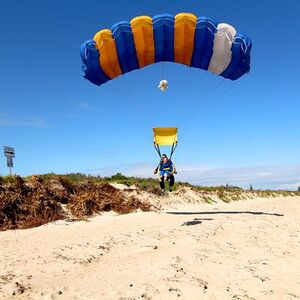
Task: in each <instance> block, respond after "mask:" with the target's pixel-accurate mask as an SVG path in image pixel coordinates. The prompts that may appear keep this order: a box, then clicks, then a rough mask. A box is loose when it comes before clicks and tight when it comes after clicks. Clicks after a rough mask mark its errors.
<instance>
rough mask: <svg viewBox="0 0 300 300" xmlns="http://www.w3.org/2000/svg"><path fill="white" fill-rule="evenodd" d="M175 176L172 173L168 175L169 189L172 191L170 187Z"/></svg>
mask: <svg viewBox="0 0 300 300" xmlns="http://www.w3.org/2000/svg"><path fill="white" fill-rule="evenodd" d="M174 183H175V178H174V175H173V174H170V176H169V191H170V192H172V187H173V186H174Z"/></svg>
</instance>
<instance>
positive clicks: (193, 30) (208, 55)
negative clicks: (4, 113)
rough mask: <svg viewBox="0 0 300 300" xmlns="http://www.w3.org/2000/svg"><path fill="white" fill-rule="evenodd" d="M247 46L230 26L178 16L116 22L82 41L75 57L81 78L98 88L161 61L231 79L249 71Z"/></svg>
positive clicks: (140, 18) (181, 14) (188, 16)
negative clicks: (78, 64)
mask: <svg viewBox="0 0 300 300" xmlns="http://www.w3.org/2000/svg"><path fill="white" fill-rule="evenodd" d="M251 46H252V44H251V41H250V39H249V38H247V37H245V36H244V35H242V34H238V33H237V32H236V30H235V28H234V27H232V26H231V25H228V24H225V23H220V24H218V23H217V22H215V21H214V20H212V19H210V18H206V17H198V18H197V17H196V16H195V15H193V14H190V13H180V14H177V15H176V16H175V17H174V16H172V15H170V14H161V15H157V16H155V17H153V18H151V17H148V16H140V17H136V18H133V19H132V20H131V21H130V22H128V21H123V22H119V23H117V24H115V25H113V26H112V28H111V30H109V29H104V30H101V31H99V32H98V33H96V35H95V36H94V39H93V40H92V41H91V40H90V41H87V42H85V43H84V44H83V45H82V46H81V51H80V54H81V58H82V63H83V72H84V77H85V78H86V79H88V80H89V81H91V82H92V83H94V84H97V85H101V84H103V83H105V82H107V81H108V80H110V79H113V78H115V77H117V76H119V75H121V74H124V73H127V72H130V71H132V70H135V69H139V68H142V67H144V66H147V65H149V64H153V63H156V62H162V61H170V62H175V63H180V64H184V65H187V66H190V67H195V68H200V69H203V70H208V71H210V72H212V73H214V74H216V75H220V76H222V77H224V78H227V79H231V80H236V79H238V78H240V77H241V76H243V75H244V74H245V73H248V72H249V70H250V52H251Z"/></svg>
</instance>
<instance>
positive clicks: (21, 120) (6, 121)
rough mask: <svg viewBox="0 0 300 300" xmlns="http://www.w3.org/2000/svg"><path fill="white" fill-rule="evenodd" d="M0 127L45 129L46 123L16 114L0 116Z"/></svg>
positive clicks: (41, 119)
mask: <svg viewBox="0 0 300 300" xmlns="http://www.w3.org/2000/svg"><path fill="white" fill-rule="evenodd" d="M0 126H7V127H8V126H20V127H36V128H42V127H47V126H48V125H47V122H46V121H45V120H44V119H43V118H41V117H36V116H28V115H22V114H21V115H20V114H19V115H18V114H10V115H8V114H0Z"/></svg>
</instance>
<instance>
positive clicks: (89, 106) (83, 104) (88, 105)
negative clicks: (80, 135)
mask: <svg viewBox="0 0 300 300" xmlns="http://www.w3.org/2000/svg"><path fill="white" fill-rule="evenodd" d="M77 108H79V109H84V110H91V111H97V110H99V108H98V107H97V106H95V105H93V104H91V103H88V102H86V101H82V102H79V103H78V104H77Z"/></svg>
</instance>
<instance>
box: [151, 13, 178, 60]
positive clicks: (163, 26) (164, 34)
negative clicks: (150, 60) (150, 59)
mask: <svg viewBox="0 0 300 300" xmlns="http://www.w3.org/2000/svg"><path fill="white" fill-rule="evenodd" d="M152 23H153V36H154V48H155V62H160V61H172V62H174V23H175V18H174V17H173V16H172V15H170V14H161V15H156V16H155V17H153V19H152Z"/></svg>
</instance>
